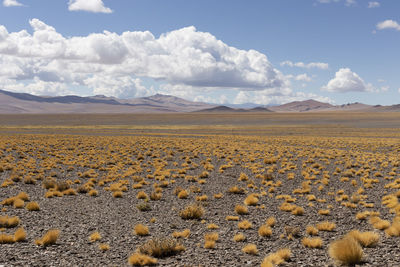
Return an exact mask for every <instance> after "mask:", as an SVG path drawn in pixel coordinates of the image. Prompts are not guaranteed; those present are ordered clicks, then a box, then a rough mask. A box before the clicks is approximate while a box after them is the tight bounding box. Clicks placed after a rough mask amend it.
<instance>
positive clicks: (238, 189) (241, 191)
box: [228, 185, 245, 194]
mask: <svg viewBox="0 0 400 267" xmlns="http://www.w3.org/2000/svg"><path fill="white" fill-rule="evenodd" d="M228 192H229V193H231V194H244V193H245V190H244V189H243V188H241V187H238V186H236V185H235V186H232V187H231V188H229V190H228Z"/></svg>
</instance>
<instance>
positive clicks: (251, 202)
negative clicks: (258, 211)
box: [243, 194, 258, 206]
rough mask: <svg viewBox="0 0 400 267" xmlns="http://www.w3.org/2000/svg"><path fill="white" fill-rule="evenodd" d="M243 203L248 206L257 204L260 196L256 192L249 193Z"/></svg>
mask: <svg viewBox="0 0 400 267" xmlns="http://www.w3.org/2000/svg"><path fill="white" fill-rule="evenodd" d="M243 203H244V204H245V205H247V206H255V205H257V203H258V197H257V196H256V195H255V194H251V195H248V196H247V197H246V199H245V200H244V201H243Z"/></svg>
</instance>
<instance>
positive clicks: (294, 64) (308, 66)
mask: <svg viewBox="0 0 400 267" xmlns="http://www.w3.org/2000/svg"><path fill="white" fill-rule="evenodd" d="M281 66H289V67H298V68H306V69H311V68H317V69H322V70H326V69H328V68H329V64H328V63H322V62H310V63H304V62H292V61H289V60H287V61H283V62H281Z"/></svg>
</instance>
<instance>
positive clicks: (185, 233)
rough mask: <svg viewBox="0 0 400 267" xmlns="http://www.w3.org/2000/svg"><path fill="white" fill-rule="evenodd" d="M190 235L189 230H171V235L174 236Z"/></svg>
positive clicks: (184, 236)
mask: <svg viewBox="0 0 400 267" xmlns="http://www.w3.org/2000/svg"><path fill="white" fill-rule="evenodd" d="M189 235H190V230H189V229H185V230H183V231H182V232H173V233H172V236H173V237H175V238H188V237H189Z"/></svg>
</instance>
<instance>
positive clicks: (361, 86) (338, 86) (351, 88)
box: [321, 68, 374, 93]
mask: <svg viewBox="0 0 400 267" xmlns="http://www.w3.org/2000/svg"><path fill="white" fill-rule="evenodd" d="M321 89H322V90H323V91H328V92H332V93H334V92H338V93H346V92H372V91H374V88H373V86H372V85H371V84H366V83H365V82H364V80H363V79H361V77H360V76H358V75H357V73H355V72H352V71H351V70H350V69H349V68H342V69H339V70H338V71H337V72H336V75H335V78H333V79H332V80H330V81H329V82H328V84H327V85H326V86H324V87H322V88H321Z"/></svg>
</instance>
